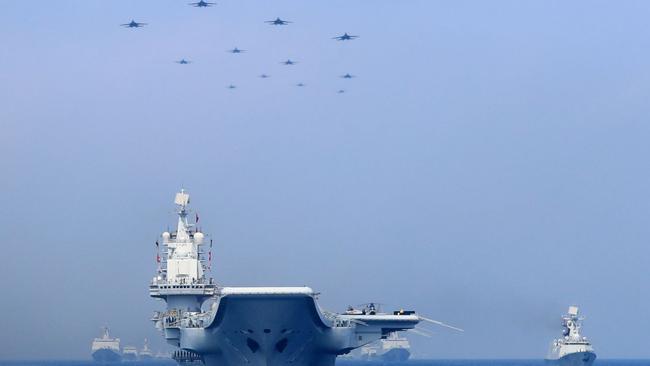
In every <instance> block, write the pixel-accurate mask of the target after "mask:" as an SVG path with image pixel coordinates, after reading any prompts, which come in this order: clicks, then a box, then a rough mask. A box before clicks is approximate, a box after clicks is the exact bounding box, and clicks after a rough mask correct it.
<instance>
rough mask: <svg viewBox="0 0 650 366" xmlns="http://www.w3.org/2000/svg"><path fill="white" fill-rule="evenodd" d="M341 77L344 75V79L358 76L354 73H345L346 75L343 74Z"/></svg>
mask: <svg viewBox="0 0 650 366" xmlns="http://www.w3.org/2000/svg"><path fill="white" fill-rule="evenodd" d="M341 77H342V78H343V79H352V78H354V77H356V76H354V75H350V74H345V75H341Z"/></svg>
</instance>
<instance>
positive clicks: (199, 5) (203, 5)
mask: <svg viewBox="0 0 650 366" xmlns="http://www.w3.org/2000/svg"><path fill="white" fill-rule="evenodd" d="M214 4H216V3H208V2H205V1H203V0H201V1H199V2H198V3H189V4H187V5H192V6H193V7H195V8H207V7H208V6H212V5H214Z"/></svg>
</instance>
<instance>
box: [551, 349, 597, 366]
mask: <svg viewBox="0 0 650 366" xmlns="http://www.w3.org/2000/svg"><path fill="white" fill-rule="evenodd" d="M595 360H596V354H595V353H594V352H589V351H586V352H574V353H569V354H567V355H564V356H562V357H560V358H557V359H546V364H547V365H549V366H592V365H593V363H594V361H595Z"/></svg>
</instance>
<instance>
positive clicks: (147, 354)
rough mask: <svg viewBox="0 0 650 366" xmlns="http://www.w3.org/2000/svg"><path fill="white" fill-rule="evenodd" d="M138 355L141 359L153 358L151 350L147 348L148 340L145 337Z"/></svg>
mask: <svg viewBox="0 0 650 366" xmlns="http://www.w3.org/2000/svg"><path fill="white" fill-rule="evenodd" d="M139 356H140V360H141V361H148V360H151V359H153V352H151V349H150V348H149V340H148V339H147V338H145V339H144V345H143V346H142V350H140V354H139Z"/></svg>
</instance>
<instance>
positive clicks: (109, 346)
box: [91, 327, 120, 352]
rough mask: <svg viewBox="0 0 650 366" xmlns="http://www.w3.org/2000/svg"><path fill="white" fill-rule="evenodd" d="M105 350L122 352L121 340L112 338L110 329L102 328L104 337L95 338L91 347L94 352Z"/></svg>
mask: <svg viewBox="0 0 650 366" xmlns="http://www.w3.org/2000/svg"><path fill="white" fill-rule="evenodd" d="M103 349H106V350H111V351H115V352H120V339H119V338H111V336H110V334H109V330H108V327H103V328H102V336H101V337H99V338H95V339H94V340H93V344H92V347H91V351H92V352H95V351H99V350H103Z"/></svg>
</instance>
